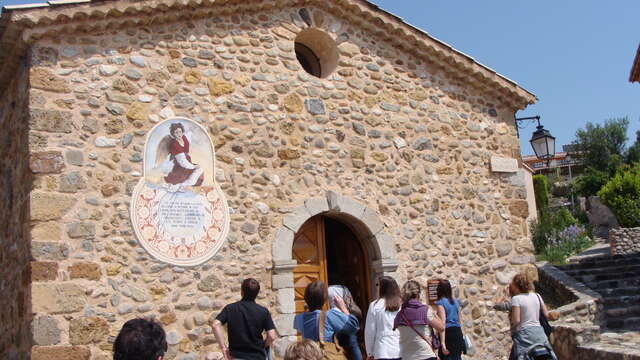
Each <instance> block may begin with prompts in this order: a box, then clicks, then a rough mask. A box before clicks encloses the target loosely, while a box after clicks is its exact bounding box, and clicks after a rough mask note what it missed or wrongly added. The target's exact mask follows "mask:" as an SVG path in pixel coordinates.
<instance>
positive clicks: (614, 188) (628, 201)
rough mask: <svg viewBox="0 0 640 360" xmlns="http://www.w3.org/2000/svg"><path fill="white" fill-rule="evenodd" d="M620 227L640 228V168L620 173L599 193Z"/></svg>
mask: <svg viewBox="0 0 640 360" xmlns="http://www.w3.org/2000/svg"><path fill="white" fill-rule="evenodd" d="M598 196H600V199H602V202H603V203H604V204H605V205H607V206H608V207H609V208H610V209H611V211H613V213H614V214H615V215H616V218H617V219H618V222H619V223H620V226H622V227H638V226H640V166H636V167H634V168H632V169H626V170H622V171H619V172H618V173H617V174H616V176H614V177H613V178H612V179H611V180H609V182H607V183H606V184H605V185H604V186H603V187H602V189H600V191H599V192H598Z"/></svg>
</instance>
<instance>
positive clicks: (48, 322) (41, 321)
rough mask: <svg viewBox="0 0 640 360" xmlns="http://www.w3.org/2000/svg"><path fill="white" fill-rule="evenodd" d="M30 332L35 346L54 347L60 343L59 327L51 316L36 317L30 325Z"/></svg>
mask: <svg viewBox="0 0 640 360" xmlns="http://www.w3.org/2000/svg"><path fill="white" fill-rule="evenodd" d="M31 332H32V334H33V342H34V344H36V345H55V344H57V343H59V342H60V327H59V326H58V321H57V320H56V319H55V318H54V317H53V316H48V315H43V316H38V317H36V318H35V319H34V320H33V322H32V324H31Z"/></svg>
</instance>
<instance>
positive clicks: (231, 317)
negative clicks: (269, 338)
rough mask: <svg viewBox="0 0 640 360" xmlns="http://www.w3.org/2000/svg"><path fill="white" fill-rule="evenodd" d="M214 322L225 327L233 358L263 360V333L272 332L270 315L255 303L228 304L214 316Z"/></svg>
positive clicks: (242, 301)
mask: <svg viewBox="0 0 640 360" xmlns="http://www.w3.org/2000/svg"><path fill="white" fill-rule="evenodd" d="M216 320H218V321H220V322H221V323H222V324H223V325H224V324H228V325H227V333H228V334H229V351H230V352H231V356H232V357H234V358H240V359H247V360H253V359H255V360H264V359H265V356H266V354H265V349H264V339H263V337H262V332H263V331H269V330H273V329H275V328H276V327H275V326H274V325H273V320H272V319H271V314H270V313H269V310H267V308H265V307H264V306H260V305H258V304H256V303H255V301H250V300H240V301H238V302H235V303H233V304H229V305H227V306H225V307H224V309H222V311H221V312H220V314H218V316H216Z"/></svg>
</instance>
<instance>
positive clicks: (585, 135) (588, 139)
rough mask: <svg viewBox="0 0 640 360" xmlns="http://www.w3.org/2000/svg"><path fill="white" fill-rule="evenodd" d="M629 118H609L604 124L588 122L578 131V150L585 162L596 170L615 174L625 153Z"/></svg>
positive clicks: (576, 142) (575, 142)
mask: <svg viewBox="0 0 640 360" xmlns="http://www.w3.org/2000/svg"><path fill="white" fill-rule="evenodd" d="M628 127H629V118H628V117H623V118H618V119H609V120H606V121H605V122H604V125H600V124H593V123H591V122H587V125H586V126H585V128H584V129H578V131H576V140H575V141H574V144H575V145H576V150H577V151H578V152H579V153H580V154H581V156H582V158H583V161H584V164H585V165H586V166H587V167H591V168H594V169H595V170H598V171H602V172H607V173H609V174H610V175H613V174H615V172H616V170H617V165H619V164H620V163H621V159H622V158H623V156H624V155H625V153H624V150H625V143H626V141H627V128H628Z"/></svg>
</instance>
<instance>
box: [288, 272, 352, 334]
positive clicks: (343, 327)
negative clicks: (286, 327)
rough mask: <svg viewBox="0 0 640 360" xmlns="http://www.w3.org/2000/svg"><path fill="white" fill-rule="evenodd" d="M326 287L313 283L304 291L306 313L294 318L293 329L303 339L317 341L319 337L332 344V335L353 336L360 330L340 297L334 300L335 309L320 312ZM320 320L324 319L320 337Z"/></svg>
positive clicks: (325, 296)
mask: <svg viewBox="0 0 640 360" xmlns="http://www.w3.org/2000/svg"><path fill="white" fill-rule="evenodd" d="M327 297H328V294H327V286H326V285H325V284H324V283H323V282H322V281H318V280H316V281H314V282H312V283H310V284H309V285H307V287H306V289H305V290H304V301H305V302H306V303H307V311H306V312H303V313H301V314H298V315H296V316H295V318H294V320H293V328H294V329H296V330H297V331H298V333H299V334H300V335H301V336H302V338H304V339H309V340H313V341H319V340H320V336H322V337H323V338H322V340H323V341H324V342H331V343H332V342H333V338H334V335H336V334H344V335H353V334H356V333H357V332H358V330H359V329H360V324H359V323H358V319H357V318H356V317H355V316H353V315H352V314H349V309H348V308H347V305H346V304H345V302H344V300H343V299H342V298H341V297H340V296H336V297H335V298H334V302H335V304H336V307H335V308H332V309H330V310H329V311H327V312H323V311H322V306H323V305H324V303H325V302H326V301H327ZM320 319H324V321H323V323H324V334H322V335H320V326H319V322H320Z"/></svg>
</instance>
